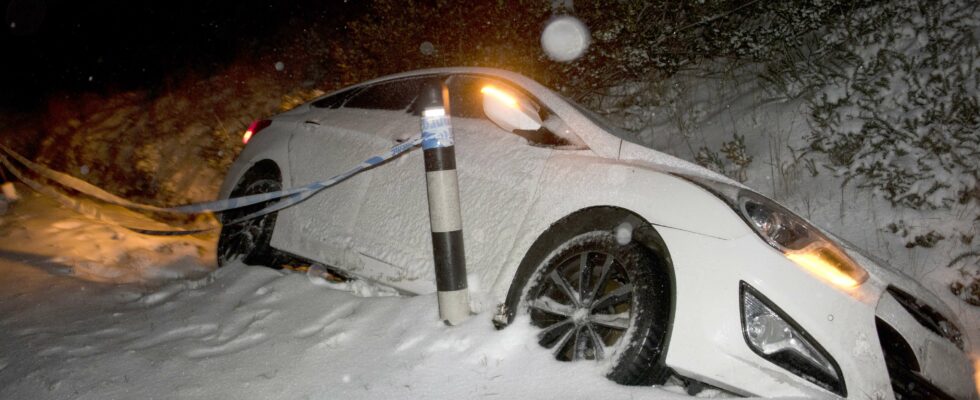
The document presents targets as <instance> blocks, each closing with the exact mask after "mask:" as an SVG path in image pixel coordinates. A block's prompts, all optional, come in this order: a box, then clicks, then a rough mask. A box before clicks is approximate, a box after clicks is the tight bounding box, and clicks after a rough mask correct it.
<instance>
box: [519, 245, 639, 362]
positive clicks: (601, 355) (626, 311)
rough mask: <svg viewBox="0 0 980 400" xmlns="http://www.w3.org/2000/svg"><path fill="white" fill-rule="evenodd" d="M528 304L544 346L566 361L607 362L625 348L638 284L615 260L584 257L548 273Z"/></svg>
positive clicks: (591, 255) (605, 255)
mask: <svg viewBox="0 0 980 400" xmlns="http://www.w3.org/2000/svg"><path fill="white" fill-rule="evenodd" d="M535 289H536V290H535V291H534V293H533V296H531V297H530V299H529V301H528V310H529V313H530V315H531V323H532V324H533V325H534V326H537V327H540V328H542V330H541V332H540V333H539V334H538V339H539V340H538V343H539V344H541V345H542V346H544V347H546V348H549V349H551V350H552V353H553V354H554V355H555V358H557V359H559V360H562V361H576V360H583V359H585V360H603V359H606V358H609V357H610V356H612V355H613V354H615V353H616V352H617V351H618V350H620V348H621V347H622V346H623V345H624V342H626V340H624V338H625V337H626V332H627V331H628V329H629V327H630V324H631V321H632V314H633V312H632V310H633V283H632V281H631V280H630V279H629V274H627V272H626V270H625V268H623V266H622V264H620V263H619V261H617V260H616V259H615V257H614V256H613V255H611V254H608V253H605V252H601V251H583V252H579V253H575V254H573V255H570V256H569V257H567V258H566V259H565V260H564V261H562V262H561V263H558V264H557V265H556V266H555V267H554V268H551V269H550V270H546V271H543V274H542V276H541V277H540V278H539V283H538V284H537V287H536V288H535Z"/></svg>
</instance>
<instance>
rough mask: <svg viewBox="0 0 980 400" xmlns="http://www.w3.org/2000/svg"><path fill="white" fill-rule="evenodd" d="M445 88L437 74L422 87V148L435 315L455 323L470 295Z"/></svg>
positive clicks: (466, 307)
mask: <svg viewBox="0 0 980 400" xmlns="http://www.w3.org/2000/svg"><path fill="white" fill-rule="evenodd" d="M448 93H449V92H448V89H447V88H446V85H445V84H444V83H443V82H442V80H441V79H433V80H432V82H430V83H428V84H427V85H426V86H425V87H424V88H423V89H422V97H421V99H420V100H421V105H422V152H423V157H424V158H425V181H426V187H427V189H428V193H429V223H430V225H431V227H432V255H433V258H434V259H435V268H436V288H437V289H438V291H439V318H441V319H442V320H443V321H445V322H446V323H447V324H449V325H457V324H459V323H461V322H463V321H464V320H465V319H466V318H467V317H468V316H469V315H470V306H469V302H470V299H469V297H470V296H469V292H468V290H467V288H466V255H465V253H464V252H463V218H462V216H461V215H460V214H461V213H460V206H459V179H458V177H457V175H456V150H455V149H456V148H455V146H454V141H453V127H452V124H451V123H450V121H449V94H448Z"/></svg>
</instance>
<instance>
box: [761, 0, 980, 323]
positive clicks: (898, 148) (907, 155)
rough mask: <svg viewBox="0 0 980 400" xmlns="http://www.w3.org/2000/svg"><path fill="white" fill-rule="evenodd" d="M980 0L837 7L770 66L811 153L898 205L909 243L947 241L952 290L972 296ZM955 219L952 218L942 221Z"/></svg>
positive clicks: (896, 230) (978, 199)
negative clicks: (842, 10) (804, 123)
mask: <svg viewBox="0 0 980 400" xmlns="http://www.w3.org/2000/svg"><path fill="white" fill-rule="evenodd" d="M978 7H980V4H978V3H976V2H974V1H970V0H936V1H925V2H922V1H915V0H896V1H891V2H888V3H884V4H873V5H868V6H867V7H864V8H862V9H860V10H858V11H856V12H853V13H848V14H845V15H841V16H840V18H838V19H837V20H835V21H834V23H833V24H829V25H827V26H826V27H825V28H824V29H822V30H821V32H820V34H819V35H817V36H813V37H810V38H806V39H804V40H803V41H802V42H801V44H802V45H801V46H797V47H794V48H791V49H788V51H787V52H786V54H785V56H784V57H779V58H776V59H774V60H773V61H772V62H770V63H769V64H768V68H769V69H768V71H767V72H766V74H765V75H764V77H765V78H766V80H767V81H768V83H769V84H770V85H769V86H770V88H771V89H774V90H775V91H776V92H779V93H781V94H782V95H785V96H789V97H799V98H802V99H804V100H805V102H806V103H807V105H808V110H809V112H808V114H809V115H808V120H809V123H810V127H811V132H810V135H809V136H808V137H807V142H808V151H809V153H810V155H818V158H819V159H821V160H822V161H823V163H824V165H825V166H826V167H828V168H829V169H830V170H831V171H833V173H835V174H837V175H838V176H840V177H843V178H844V179H845V183H853V184H856V185H857V186H859V187H864V188H868V189H870V190H872V191H873V193H874V194H875V195H877V196H880V197H881V198H884V199H886V200H888V201H889V202H891V204H892V205H893V206H895V207H899V208H904V209H908V210H914V211H909V212H907V213H906V215H907V218H899V219H896V220H894V221H892V222H891V223H889V224H888V225H887V226H885V227H883V228H884V230H885V231H887V232H890V233H892V234H895V235H898V236H899V237H901V238H903V239H904V241H905V243H906V244H905V245H906V247H909V248H911V247H925V248H932V247H938V245H939V243H940V242H941V241H944V240H949V241H951V243H950V245H949V246H944V247H945V248H956V249H960V250H954V253H953V254H952V255H951V258H952V260H951V262H950V263H949V267H952V268H956V269H957V270H959V271H960V273H961V275H962V277H961V278H962V279H960V280H959V281H956V282H953V283H952V284H951V285H950V289H951V290H952V291H953V292H954V293H955V294H956V295H958V296H960V297H961V298H962V299H964V300H965V301H967V302H969V303H971V304H980V297H978V296H980V295H978V292H980V257H977V254H978V251H980V243H978V242H980V241H978V240H976V236H977V231H978V230H980V187H978V181H980V90H978V89H980V82H978V75H980V63H978V61H977V56H978V33H980V14H978V11H980V8H978ZM950 216H955V218H950Z"/></svg>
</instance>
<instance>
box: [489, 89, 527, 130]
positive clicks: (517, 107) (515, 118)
mask: <svg viewBox="0 0 980 400" xmlns="http://www.w3.org/2000/svg"><path fill="white" fill-rule="evenodd" d="M480 93H483V113H484V114H486V115H487V118H489V119H490V120H491V121H493V123H494V124H497V126H499V127H500V128H501V129H503V130H506V131H509V132H513V131H516V130H525V131H536V130H538V129H540V128H541V116H540V114H539V113H538V107H537V106H536V105H535V104H534V102H532V101H531V100H530V99H528V98H526V97H524V96H522V95H520V94H517V93H513V92H511V91H508V90H505V89H503V88H499V87H497V86H493V85H486V86H484V87H483V88H482V89H480Z"/></svg>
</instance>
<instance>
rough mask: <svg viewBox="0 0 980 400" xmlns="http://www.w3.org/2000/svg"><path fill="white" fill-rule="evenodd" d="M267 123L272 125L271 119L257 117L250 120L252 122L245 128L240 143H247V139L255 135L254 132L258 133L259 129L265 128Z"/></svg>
mask: <svg viewBox="0 0 980 400" xmlns="http://www.w3.org/2000/svg"><path fill="white" fill-rule="evenodd" d="M269 125H272V121H270V120H267V119H257V120H255V121H252V124H251V125H249V126H248V129H246V130H245V135H244V136H242V143H244V144H248V141H249V140H251V139H252V136H255V134H256V133H259V131H261V130H263V129H265V128H266V127H267V126H269Z"/></svg>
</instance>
